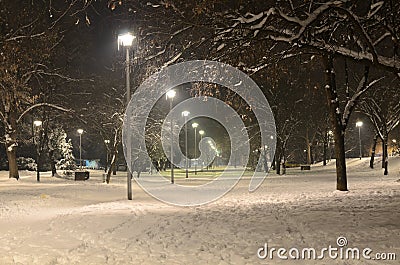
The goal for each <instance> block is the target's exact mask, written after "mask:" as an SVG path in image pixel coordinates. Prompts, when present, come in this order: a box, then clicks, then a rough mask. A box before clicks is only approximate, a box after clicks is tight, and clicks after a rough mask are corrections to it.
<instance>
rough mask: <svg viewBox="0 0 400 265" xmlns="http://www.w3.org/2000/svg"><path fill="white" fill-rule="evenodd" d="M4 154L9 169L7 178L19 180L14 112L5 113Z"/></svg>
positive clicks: (15, 115) (15, 116)
mask: <svg viewBox="0 0 400 265" xmlns="http://www.w3.org/2000/svg"><path fill="white" fill-rule="evenodd" d="M7 122H8V126H6V128H5V130H6V152H7V159H8V167H9V178H16V179H17V180H18V179H19V173H18V164H17V114H16V112H15V111H14V110H12V109H11V110H10V112H9V113H7Z"/></svg>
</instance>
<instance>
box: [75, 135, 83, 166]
mask: <svg viewBox="0 0 400 265" xmlns="http://www.w3.org/2000/svg"><path fill="white" fill-rule="evenodd" d="M76 131H77V132H78V133H79V165H80V168H81V170H82V133H83V130H82V129H78V130H76Z"/></svg>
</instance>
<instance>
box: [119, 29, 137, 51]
mask: <svg viewBox="0 0 400 265" xmlns="http://www.w3.org/2000/svg"><path fill="white" fill-rule="evenodd" d="M135 38H136V36H134V35H132V34H131V33H130V32H128V33H125V34H121V35H118V49H119V46H124V47H130V46H132V43H133V40H134V39H135Z"/></svg>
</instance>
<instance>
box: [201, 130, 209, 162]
mask: <svg viewBox="0 0 400 265" xmlns="http://www.w3.org/2000/svg"><path fill="white" fill-rule="evenodd" d="M199 134H200V142H201V140H203V135H204V134H205V132H204V130H200V131H199ZM207 160H208V159H207ZM203 164H204V163H203V161H201V170H203ZM207 169H208V166H207Z"/></svg>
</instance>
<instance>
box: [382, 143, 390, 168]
mask: <svg viewBox="0 0 400 265" xmlns="http://www.w3.org/2000/svg"><path fill="white" fill-rule="evenodd" d="M383 150H384V151H383V158H382V161H383V168H384V171H383V175H388V174H389V171H388V163H389V155H388V137H387V135H386V136H385V137H384V138H383Z"/></svg>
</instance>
